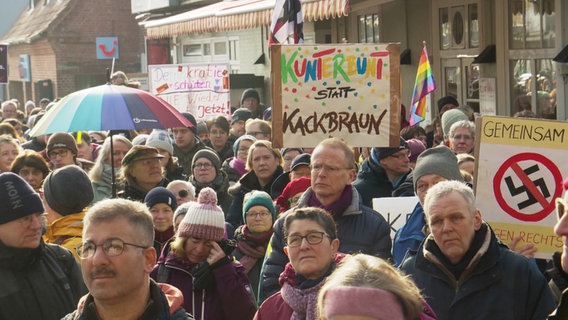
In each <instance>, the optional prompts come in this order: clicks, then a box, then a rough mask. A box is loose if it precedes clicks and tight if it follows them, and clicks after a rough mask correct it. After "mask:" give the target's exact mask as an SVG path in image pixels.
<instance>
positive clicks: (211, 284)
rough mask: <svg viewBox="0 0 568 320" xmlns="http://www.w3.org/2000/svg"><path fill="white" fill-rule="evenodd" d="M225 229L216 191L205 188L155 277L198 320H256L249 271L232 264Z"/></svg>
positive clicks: (166, 247) (232, 246) (153, 272)
mask: <svg viewBox="0 0 568 320" xmlns="http://www.w3.org/2000/svg"><path fill="white" fill-rule="evenodd" d="M224 226H225V220H224V216H223V211H222V210H221V208H220V207H219V206H218V205H217V195H216V194H215V191H214V190H213V189H211V188H204V189H203V190H201V192H200V193H199V196H198V198H197V203H193V204H192V205H190V206H189V207H188V210H187V212H186V214H185V217H184V218H183V220H182V222H181V224H180V226H179V229H178V231H177V233H176V236H175V238H174V239H172V240H170V241H168V243H166V245H165V247H164V249H163V251H162V254H161V255H160V258H159V259H158V263H157V265H156V266H155V267H154V270H153V271H152V273H151V277H152V278H153V279H154V280H156V281H157V282H161V283H168V284H171V285H173V286H175V287H177V288H178V289H180V290H181V291H182V293H183V296H184V303H183V307H184V309H185V310H187V311H188V312H190V313H191V314H193V316H194V317H195V319H196V320H204V319H217V320H223V319H236V320H240V319H242V320H250V319H251V318H252V317H253V315H254V312H255V307H254V302H253V298H252V296H251V294H250V288H249V283H248V279H247V276H246V271H245V268H244V267H243V266H242V265H241V264H240V263H238V262H235V261H233V259H232V258H230V256H229V254H230V253H231V251H232V250H233V249H234V245H231V243H230V242H229V241H228V240H226V239H224Z"/></svg>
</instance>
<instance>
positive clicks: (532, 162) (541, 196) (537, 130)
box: [475, 116, 568, 259]
mask: <svg viewBox="0 0 568 320" xmlns="http://www.w3.org/2000/svg"><path fill="white" fill-rule="evenodd" d="M476 140H477V141H476V159H477V160H476V173H477V177H476V180H475V190H476V199H477V203H476V205H477V207H478V208H479V209H480V210H481V213H482V217H483V219H484V220H485V221H487V222H488V223H489V224H490V225H491V227H492V229H493V231H495V234H496V235H497V237H498V238H500V239H501V240H502V241H503V242H504V243H506V244H508V243H510V242H511V241H512V240H513V238H514V237H515V236H521V238H522V240H521V244H520V245H522V244H525V243H532V244H534V245H535V246H537V247H538V252H537V254H536V257H538V258H548V259H549V258H550V257H551V255H552V253H554V252H555V251H561V250H562V239H561V237H558V236H556V235H555V234H554V230H553V226H554V224H555V223H556V215H555V204H554V201H555V199H556V198H558V197H560V196H562V180H563V177H565V176H566V174H568V162H566V149H568V145H567V140H568V123H566V122H561V121H551V120H537V119H529V118H506V117H492V116H484V117H481V118H479V119H477V123H476Z"/></svg>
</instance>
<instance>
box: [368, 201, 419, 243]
mask: <svg viewBox="0 0 568 320" xmlns="http://www.w3.org/2000/svg"><path fill="white" fill-rule="evenodd" d="M417 204H418V197H416V196H413V197H392V198H391V197H385V198H374V199H373V209H374V210H375V211H377V212H378V213H380V214H381V215H382V216H383V218H385V220H386V221H387V222H388V223H389V226H390V230H391V232H390V235H391V240H393V239H394V234H395V233H396V231H397V230H398V229H400V228H402V226H404V224H405V223H406V221H407V220H408V218H409V217H410V214H412V210H414V207H416V205H417Z"/></svg>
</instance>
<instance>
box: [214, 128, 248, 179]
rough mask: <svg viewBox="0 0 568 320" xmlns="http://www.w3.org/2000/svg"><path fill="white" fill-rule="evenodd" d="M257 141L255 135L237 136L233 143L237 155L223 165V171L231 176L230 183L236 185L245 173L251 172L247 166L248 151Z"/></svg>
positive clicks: (234, 152)
mask: <svg viewBox="0 0 568 320" xmlns="http://www.w3.org/2000/svg"><path fill="white" fill-rule="evenodd" d="M255 141H256V138H255V137H253V136H251V135H248V134H245V135H242V136H240V137H239V138H237V140H236V141H235V143H233V154H234V155H235V156H234V157H231V158H229V159H227V160H225V161H224V162H223V165H222V166H221V168H222V169H223V171H225V172H226V173H227V175H228V176H229V185H231V186H232V185H234V184H235V183H236V182H237V181H239V179H240V178H241V177H242V176H243V175H245V174H246V173H247V172H249V170H248V169H247V168H246V166H247V157H248V151H249V148H250V146H251V145H252V144H253V143H254V142H255Z"/></svg>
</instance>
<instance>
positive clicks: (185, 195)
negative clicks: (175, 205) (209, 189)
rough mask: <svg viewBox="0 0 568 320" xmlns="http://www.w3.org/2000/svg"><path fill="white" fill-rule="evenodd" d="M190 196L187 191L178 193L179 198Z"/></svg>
mask: <svg viewBox="0 0 568 320" xmlns="http://www.w3.org/2000/svg"><path fill="white" fill-rule="evenodd" d="M187 196H189V191H188V190H185V189H181V190H180V191H178V197H180V198H185V197H187Z"/></svg>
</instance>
